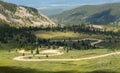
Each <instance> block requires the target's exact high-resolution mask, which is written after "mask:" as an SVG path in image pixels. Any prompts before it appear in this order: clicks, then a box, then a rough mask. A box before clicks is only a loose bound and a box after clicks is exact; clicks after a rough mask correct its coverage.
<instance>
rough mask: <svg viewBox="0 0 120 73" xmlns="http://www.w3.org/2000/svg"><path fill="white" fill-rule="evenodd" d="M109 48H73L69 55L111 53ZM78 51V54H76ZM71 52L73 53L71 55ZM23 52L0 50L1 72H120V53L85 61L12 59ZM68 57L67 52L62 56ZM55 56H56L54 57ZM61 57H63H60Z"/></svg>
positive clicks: (82, 55) (83, 55) (84, 55)
mask: <svg viewBox="0 0 120 73" xmlns="http://www.w3.org/2000/svg"><path fill="white" fill-rule="evenodd" d="M110 52H114V51H109V50H107V49H95V50H82V51H81V50H72V51H71V52H69V53H68V55H67V57H70V56H71V55H72V56H73V55H74V56H78V54H79V56H80V57H86V54H87V56H91V53H96V55H97V54H103V53H110ZM76 53H77V54H76ZM70 54H71V55H70ZM20 55H22V54H18V53H11V54H9V53H8V51H7V50H0V73H119V72H120V66H119V65H120V55H114V56H109V57H104V58H97V59H91V60H85V61H71V62H21V61H14V60H12V59H13V58H14V57H16V56H20ZM62 57H63V58H64V57H66V54H65V55H63V56H62ZM53 58H55V57H53ZM59 58H61V57H59Z"/></svg>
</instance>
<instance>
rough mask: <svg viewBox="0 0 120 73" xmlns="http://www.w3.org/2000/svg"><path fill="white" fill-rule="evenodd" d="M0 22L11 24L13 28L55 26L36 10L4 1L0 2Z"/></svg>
mask: <svg viewBox="0 0 120 73" xmlns="http://www.w3.org/2000/svg"><path fill="white" fill-rule="evenodd" d="M0 20H3V21H5V22H8V23H11V25H12V26H26V27H29V26H34V27H36V26H41V25H43V26H48V25H55V23H54V22H52V21H51V20H50V19H49V18H47V17H46V16H45V15H43V14H42V13H39V12H38V11H37V10H36V9H34V8H31V7H26V6H17V5H15V4H11V3H6V2H3V1H0ZM13 24H14V25H13Z"/></svg>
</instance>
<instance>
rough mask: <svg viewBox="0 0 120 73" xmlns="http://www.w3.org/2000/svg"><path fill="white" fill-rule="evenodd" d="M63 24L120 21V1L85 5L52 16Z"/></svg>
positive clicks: (112, 22) (111, 22)
mask: <svg viewBox="0 0 120 73" xmlns="http://www.w3.org/2000/svg"><path fill="white" fill-rule="evenodd" d="M51 19H52V20H54V21H55V22H56V23H61V24H80V23H91V24H99V25H100V24H114V23H116V22H117V23H119V21H120V3H109V4H101V5H85V6H80V7H77V8H75V9H72V10H68V11H65V12H63V13H61V14H58V15H54V16H52V17H51Z"/></svg>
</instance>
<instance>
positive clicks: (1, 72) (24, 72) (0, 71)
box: [0, 66, 75, 73]
mask: <svg viewBox="0 0 120 73" xmlns="http://www.w3.org/2000/svg"><path fill="white" fill-rule="evenodd" d="M73 72H75V71H56V72H51V71H38V70H35V69H29V68H27V69H26V68H20V67H14V66H13V67H6V66H5V67H0V73H73Z"/></svg>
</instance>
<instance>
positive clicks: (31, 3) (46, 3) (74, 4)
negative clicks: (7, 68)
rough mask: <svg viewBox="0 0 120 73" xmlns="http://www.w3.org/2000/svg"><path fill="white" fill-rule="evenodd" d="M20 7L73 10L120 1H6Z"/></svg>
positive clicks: (119, 0)
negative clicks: (82, 6)
mask: <svg viewBox="0 0 120 73" xmlns="http://www.w3.org/2000/svg"><path fill="white" fill-rule="evenodd" d="M4 1H7V2H11V3H15V4H18V5H25V6H31V7H35V8H38V9H47V8H48V9H49V8H53V7H58V8H59V7H63V8H64V7H65V8H72V7H77V6H81V5H90V4H102V3H113V2H120V0H4Z"/></svg>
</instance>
